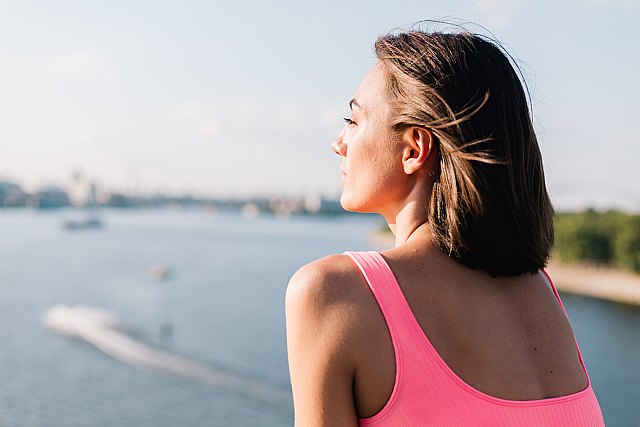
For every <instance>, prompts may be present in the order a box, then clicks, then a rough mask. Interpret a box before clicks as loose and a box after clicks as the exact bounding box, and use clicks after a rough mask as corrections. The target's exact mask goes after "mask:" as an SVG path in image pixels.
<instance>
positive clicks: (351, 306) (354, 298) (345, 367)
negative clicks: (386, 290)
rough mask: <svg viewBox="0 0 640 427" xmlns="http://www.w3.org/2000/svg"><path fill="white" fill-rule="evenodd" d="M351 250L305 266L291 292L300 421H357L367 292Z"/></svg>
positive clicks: (291, 350)
mask: <svg viewBox="0 0 640 427" xmlns="http://www.w3.org/2000/svg"><path fill="white" fill-rule="evenodd" d="M363 280H364V279H363V278H362V276H361V275H360V273H359V270H358V268H357V266H356V265H355V264H354V263H353V261H351V259H350V258H349V257H348V256H347V255H331V256H328V257H325V258H322V259H319V260H317V261H314V262H311V263H309V264H307V265H305V266H303V267H302V268H300V269H299V270H298V271H297V272H296V273H295V274H294V275H293V277H292V278H291V280H290V281H289V286H288V287H287V296H286V317H287V351H288V354H289V371H290V374H291V387H292V391H293V401H294V406H295V414H296V425H305V426H307V425H309V426H310V425H344V426H348V425H354V426H355V425H357V416H356V409H355V406H354V400H353V389H352V386H353V381H354V376H355V372H356V369H357V366H358V361H359V350H358V349H359V346H358V341H359V340H361V338H360V337H361V336H362V333H361V332H360V328H361V327H362V323H361V322H359V320H360V317H361V315H360V313H362V312H363V309H362V307H363V306H362V304H363V303H362V301H363V300H366V298H363V291H366V288H367V286H366V285H363V284H362V281H363Z"/></svg>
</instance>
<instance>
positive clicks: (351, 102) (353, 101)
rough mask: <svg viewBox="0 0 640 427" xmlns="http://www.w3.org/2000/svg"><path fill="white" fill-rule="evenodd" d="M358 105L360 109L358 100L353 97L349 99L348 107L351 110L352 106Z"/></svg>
mask: <svg viewBox="0 0 640 427" xmlns="http://www.w3.org/2000/svg"><path fill="white" fill-rule="evenodd" d="M354 105H355V106H356V107H358V108H359V109H362V105H360V104H358V101H356V99H355V98H353V99H352V100H351V101H349V108H350V109H351V110H352V111H353V106H354Z"/></svg>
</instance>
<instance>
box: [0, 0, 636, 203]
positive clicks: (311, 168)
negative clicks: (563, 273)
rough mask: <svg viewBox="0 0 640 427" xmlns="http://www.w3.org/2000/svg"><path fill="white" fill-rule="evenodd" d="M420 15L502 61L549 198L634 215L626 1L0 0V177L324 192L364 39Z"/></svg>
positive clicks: (632, 57) (157, 187)
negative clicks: (479, 43) (526, 99)
mask: <svg viewBox="0 0 640 427" xmlns="http://www.w3.org/2000/svg"><path fill="white" fill-rule="evenodd" d="M423 19H435V20H437V19H445V20H452V19H459V20H463V21H471V22H474V23H477V24H480V25H482V26H484V27H486V28H488V29H489V30H490V31H491V32H492V33H493V34H494V35H495V36H496V37H497V38H498V40H500V41H501V42H502V43H504V44H505V45H506V46H507V48H508V49H509V51H510V52H511V53H512V54H513V55H514V56H515V57H516V58H517V60H518V63H519V65H520V66H521V68H522V69H523V72H524V75H525V78H526V81H527V83H528V85H529V88H530V90H531V95H532V103H533V113H534V122H535V126H536V130H537V132H538V138H539V141H540V145H541V149H542V152H543V158H544V162H545V170H546V175H547V184H548V186H549V190H550V193H551V196H552V199H553V201H554V203H555V205H556V208H558V209H560V210H562V209H565V210H566V209H577V208H582V207H586V206H594V207H596V208H608V207H614V208H622V209H626V210H634V211H640V184H639V183H640V167H638V166H637V165H638V163H639V161H640V144H639V142H640V141H639V138H638V136H637V133H636V132H635V124H636V123H637V122H638V120H639V116H640V107H639V104H638V102H637V100H638V99H640V84H638V80H637V77H636V75H637V73H638V70H639V69H640V36H639V35H638V33H637V31H636V28H637V22H638V21H639V20H640V0H568V1H549V0H541V1H533V0H530V1H526V0H449V1H440V0H438V1H428V0H422V1H402V0H399V1H391V0H387V1H375V0H370V1H333V0H326V1H322V2H304V1H293V0H271V1H268V2H267V1H262V2H259V1H241V0H237V1H233V2H217V1H196V0H181V1H163V0H154V1H146V0H141V1H136V0H128V1H120V0H111V1H88V0H79V1H67V0H60V1H55V2H52V1H44V0H43V1H31V0H21V1H19V2H16V1H5V0H0V180H2V179H4V180H11V181H14V182H18V183H19V184H21V185H22V186H23V188H24V189H26V190H28V191H35V190H37V189H38V188H40V187H42V186H44V185H50V184H55V185H61V186H68V185H70V184H71V183H72V182H73V180H72V176H73V175H74V173H75V174H76V175H77V176H79V177H80V180H81V181H85V182H89V181H93V182H96V184H97V185H98V188H99V189H100V190H102V191H109V192H127V193H137V194H154V193H158V192H163V193H166V194H184V193H188V194H191V195H194V196H197V197H247V196H272V197H277V196H290V195H297V194H318V195H324V196H327V197H337V196H338V195H339V192H340V186H339V174H340V172H339V165H340V158H339V157H338V156H337V155H335V154H334V153H332V151H331V148H330V147H331V142H332V141H333V139H334V138H335V136H336V135H337V133H338V132H339V131H340V129H341V127H342V125H343V120H342V117H344V116H345V115H348V101H349V100H350V99H351V95H352V94H353V93H354V92H355V89H356V88H357V86H358V84H359V82H360V80H361V79H362V77H363V76H364V75H365V74H366V72H367V71H368V69H369V68H370V67H371V66H372V65H373V64H374V63H375V55H374V53H373V43H374V41H375V39H376V38H377V37H378V36H379V35H381V34H384V33H385V32H387V31H389V30H392V29H394V28H398V27H405V28H406V27H410V26H411V25H413V24H414V23H416V22H417V21H420V20H423ZM471 28H472V29H473V28H474V27H471Z"/></svg>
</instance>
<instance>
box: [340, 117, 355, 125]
mask: <svg viewBox="0 0 640 427" xmlns="http://www.w3.org/2000/svg"><path fill="white" fill-rule="evenodd" d="M342 119H343V120H344V121H345V122H346V123H347V125H355V124H356V122H354V121H353V120H351V119H350V118H348V117H343V118H342Z"/></svg>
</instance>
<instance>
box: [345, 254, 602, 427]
mask: <svg viewBox="0 0 640 427" xmlns="http://www.w3.org/2000/svg"><path fill="white" fill-rule="evenodd" d="M345 254H347V255H349V256H350V257H351V258H352V259H353V260H354V261H355V263H356V264H357V265H358V267H359V268H360V270H361V271H362V274H363V275H364V277H365V279H366V281H367V283H368V284H369V287H370V288H371V290H372V292H373V295H374V296H375V298H376V300H377V301H378V305H379V306H380V309H381V311H382V314H383V315H384V318H385V321H386V323H387V325H388V327H389V332H390V334H391V340H392V343H393V349H394V352H395V358H396V378H395V384H394V386H393V391H392V393H391V396H390V397H389V400H388V402H387V403H386V405H385V406H384V408H382V410H381V411H380V412H378V413H377V414H376V415H374V416H372V417H370V418H361V419H360V425H361V426H491V427H497V426H509V427H517V426H580V427H587V426H604V420H603V418H602V412H601V411H600V406H599V404H598V401H597V399H596V396H595V394H594V392H593V389H592V388H591V381H590V380H589V375H588V374H587V370H586V368H585V366H584V362H583V360H582V355H581V354H580V349H578V356H579V358H580V363H581V364H582V368H583V369H584V372H585V375H586V376H587V382H588V384H587V387H586V388H585V389H584V390H582V391H579V392H577V393H573V394H569V395H566V396H561V397H553V398H549V399H541V400H505V399H500V398H497V397H493V396H490V395H488V394H485V393H483V392H481V391H479V390H477V389H475V388H473V387H471V386H470V385H469V384H467V383H465V382H464V381H463V380H462V379H461V378H460V377H458V376H457V375H456V374H455V373H454V372H453V371H452V370H451V368H449V366H447V364H446V363H445V361H444V360H443V359H442V358H441V357H440V355H439V354H438V352H437V351H436V349H435V348H434V347H433V345H432V344H431V343H430V342H429V339H428V338H427V336H426V335H425V334H424V332H423V331H422V328H421V327H420V325H419V324H418V321H417V320H416V318H415V317H414V315H413V313H412V311H411V308H410V307H409V304H408V303H407V301H406V299H405V298H404V295H403V294H402V291H401V289H400V287H399V286H398V282H397V281H396V278H395V276H394V275H393V272H392V271H391V269H390V268H389V265H388V264H387V262H386V261H385V259H384V258H383V257H382V256H381V255H380V254H379V253H377V252H345ZM545 274H546V273H545ZM547 277H549V276H548V275H547ZM549 282H550V283H551V287H552V288H553V292H554V293H555V295H556V297H557V298H558V302H559V303H560V305H561V306H562V309H563V310H564V306H563V305H562V301H560V296H559V295H558V292H557V290H556V288H555V286H554V285H553V283H552V282H551V279H550V278H549ZM565 315H566V311H565ZM576 348H577V343H576Z"/></svg>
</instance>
